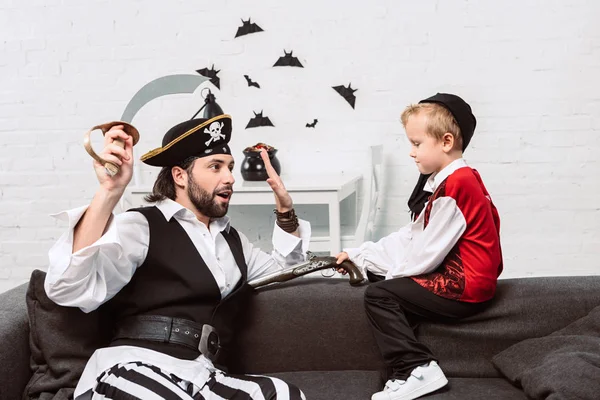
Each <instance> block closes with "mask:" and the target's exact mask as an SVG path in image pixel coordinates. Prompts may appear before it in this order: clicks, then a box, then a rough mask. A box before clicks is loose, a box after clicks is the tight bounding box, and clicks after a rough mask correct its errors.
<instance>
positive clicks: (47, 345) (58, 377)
mask: <svg viewBox="0 0 600 400" xmlns="http://www.w3.org/2000/svg"><path fill="white" fill-rule="evenodd" d="M45 277H46V273H45V272H43V271H39V270H35V271H33V273H32V274H31V279H30V281H29V287H28V289H27V295H26V302H27V311H28V314H29V327H30V333H29V346H30V348H31V360H30V365H31V369H32V371H33V376H32V377H31V379H30V380H29V383H28V384H27V386H26V388H25V398H26V399H55V400H58V399H63V398H64V399H66V398H68V397H69V396H72V394H73V391H74V389H75V386H77V382H78V380H79V377H80V376H81V374H82V372H83V368H84V367H85V364H86V363H87V361H88V359H89V358H90V357H91V355H92V354H93V352H94V351H95V350H96V349H97V348H99V347H102V346H105V345H106V344H107V343H108V337H109V332H108V330H107V328H106V327H107V326H108V324H105V323H103V322H104V316H103V313H102V312H100V311H94V312H91V313H89V314H86V313H84V312H83V311H81V310H80V309H79V308H72V307H62V306H59V305H57V304H56V303H54V302H53V301H52V300H50V299H48V297H47V296H46V292H45V290H44V279H45Z"/></svg>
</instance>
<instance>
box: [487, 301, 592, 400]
mask: <svg viewBox="0 0 600 400" xmlns="http://www.w3.org/2000/svg"><path fill="white" fill-rule="evenodd" d="M492 362H493V363H494V365H495V366H496V367H497V368H498V369H499V370H500V371H501V372H502V373H503V374H504V375H505V376H506V377H507V378H508V379H509V380H510V381H511V382H513V383H514V384H515V385H517V386H520V387H522V388H523V390H524V391H525V393H527V395H529V396H530V397H531V398H533V399H546V398H548V397H552V398H554V396H556V398H565V399H575V398H577V399H597V398H598V397H597V396H598V393H600V379H598V377H600V306H598V307H596V308H594V309H593V310H592V311H591V312H590V313H589V314H588V315H587V316H585V317H583V318H580V319H579V320H577V321H575V322H573V323H572V324H570V325H568V326H567V327H565V328H563V329H561V330H559V331H556V332H554V333H552V334H550V335H548V336H545V337H540V338H534V339H527V340H524V341H522V342H520V343H517V344H515V345H513V346H511V347H510V348H508V349H506V350H504V351H503V352H501V353H500V354H498V355H496V356H495V357H494V358H493V359H492Z"/></svg>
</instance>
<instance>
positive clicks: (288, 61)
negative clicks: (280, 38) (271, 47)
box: [273, 50, 304, 68]
mask: <svg viewBox="0 0 600 400" xmlns="http://www.w3.org/2000/svg"><path fill="white" fill-rule="evenodd" d="M293 52H294V51H293V50H292V51H290V52H289V53H288V52H287V51H285V50H283V53H284V54H285V55H284V56H282V57H279V59H278V60H277V62H276V63H275V64H273V66H274V67H300V68H304V67H303V66H302V64H301V63H300V60H298V57H294V56H292V53H293Z"/></svg>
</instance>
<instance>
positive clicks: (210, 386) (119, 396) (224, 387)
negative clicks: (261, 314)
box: [92, 362, 306, 400]
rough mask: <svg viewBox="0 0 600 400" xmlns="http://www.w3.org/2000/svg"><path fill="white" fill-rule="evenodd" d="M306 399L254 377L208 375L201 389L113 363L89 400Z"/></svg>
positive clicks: (142, 366) (148, 369)
mask: <svg viewBox="0 0 600 400" xmlns="http://www.w3.org/2000/svg"><path fill="white" fill-rule="evenodd" d="M97 399H98V400H100V399H102V400H104V399H113V400H182V399H183V400H192V399H193V400H223V399H227V400H230V399H231V400H275V399H277V400H306V398H305V396H304V394H303V393H302V392H301V391H300V389H298V388H297V387H296V386H294V385H291V384H288V383H286V382H284V381H282V380H281V379H277V378H270V377H266V376H258V375H230V374H226V373H224V372H222V371H219V370H216V371H215V372H211V374H210V378H209V380H208V381H207V382H206V383H205V384H204V386H203V387H198V386H195V385H193V384H192V383H191V382H189V381H185V380H182V379H180V378H178V377H177V376H175V375H173V374H170V373H168V372H166V371H163V370H161V369H160V368H158V367H156V366H154V365H150V364H146V363H141V362H129V363H122V364H117V365H115V366H114V367H112V368H110V369H109V370H107V371H104V372H103V373H102V374H101V375H100V376H99V377H98V379H97V384H96V387H95V388H94V390H93V394H92V400H97Z"/></svg>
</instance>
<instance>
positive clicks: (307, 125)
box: [306, 118, 319, 128]
mask: <svg viewBox="0 0 600 400" xmlns="http://www.w3.org/2000/svg"><path fill="white" fill-rule="evenodd" d="M317 122H319V120H318V119H316V118H315V119H313V122H311V123H308V124H306V127H307V128H314V127H315V125H317Z"/></svg>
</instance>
